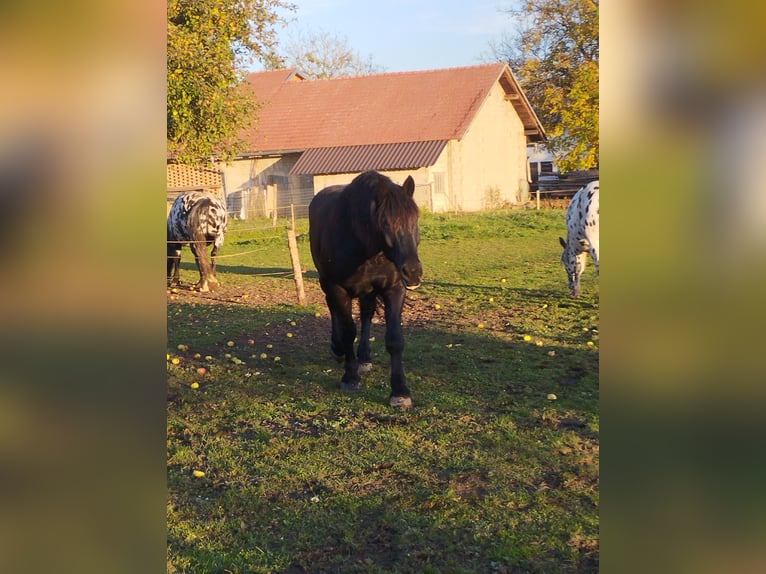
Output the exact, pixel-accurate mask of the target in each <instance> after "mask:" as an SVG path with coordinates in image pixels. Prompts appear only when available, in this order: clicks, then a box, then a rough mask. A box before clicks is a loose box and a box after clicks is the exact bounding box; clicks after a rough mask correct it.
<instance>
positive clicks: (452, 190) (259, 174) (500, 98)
mask: <svg viewBox="0 0 766 574" xmlns="http://www.w3.org/2000/svg"><path fill="white" fill-rule="evenodd" d="M245 86H246V89H248V90H251V91H252V93H253V94H254V95H255V97H256V99H257V100H258V101H259V102H261V104H262V105H261V107H260V108H259V110H258V121H257V123H256V125H255V126H254V128H253V129H251V130H250V131H248V132H247V133H245V134H244V136H245V140H246V142H247V152H245V153H243V154H241V155H240V156H238V157H237V159H235V160H234V161H232V162H231V163H229V164H226V165H221V166H220V167H221V170H222V172H223V175H224V182H225V191H226V195H227V198H228V202H229V209H230V210H231V212H232V214H233V215H234V216H239V217H242V218H247V217H250V216H258V215H260V216H269V215H273V214H274V213H275V212H276V213H278V214H279V215H280V216H283V215H286V214H287V213H289V209H290V207H289V206H290V205H291V204H293V205H294V206H295V210H296V212H297V213H299V214H303V213H305V210H306V208H307V206H308V203H309V201H310V200H311V198H312V196H313V195H314V193H316V192H317V191H319V190H320V189H322V188H324V187H326V186H328V185H333V184H337V183H343V184H345V183H348V182H349V181H351V179H352V178H353V177H355V176H356V175H358V174H359V173H361V172H364V171H367V170H371V169H374V170H377V171H380V172H382V173H384V174H386V175H388V176H389V177H391V179H393V180H394V181H395V182H397V183H401V182H402V181H404V179H405V178H406V176H407V175H412V176H413V178H414V179H415V182H416V192H415V194H416V195H415V199H416V201H417V202H418V204H419V205H420V206H421V207H424V208H426V209H429V210H431V211H434V212H441V211H448V210H457V211H479V210H482V209H486V208H489V207H493V206H496V205H498V204H501V203H510V204H513V203H518V202H522V201H526V199H527V196H528V193H529V182H528V169H527V153H526V150H527V145H528V144H530V143H534V142H544V141H545V131H544V129H543V127H542V125H541V124H540V121H539V119H538V118H537V116H536V115H535V112H534V111H533V110H532V107H531V106H530V104H529V101H528V100H527V98H526V96H525V95H524V93H523V92H522V90H521V88H520V87H519V85H518V83H517V81H516V78H515V77H514V76H513V73H512V72H511V69H510V67H509V66H508V65H507V64H505V63H496V64H488V65H479V66H470V67H464V68H449V69H442V70H429V71H422V72H402V73H385V74H373V75H367V76H356V77H347V78H336V79H326V80H305V79H303V78H302V77H301V76H300V74H299V73H297V72H296V71H295V70H276V71H267V72H256V73H252V74H249V75H248V76H247V78H246V84H245Z"/></svg>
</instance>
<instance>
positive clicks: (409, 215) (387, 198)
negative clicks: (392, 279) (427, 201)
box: [376, 176, 423, 289]
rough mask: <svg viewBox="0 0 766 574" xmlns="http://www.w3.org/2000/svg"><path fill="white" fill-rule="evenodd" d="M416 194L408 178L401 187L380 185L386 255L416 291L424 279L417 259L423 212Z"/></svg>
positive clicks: (379, 209)
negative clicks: (419, 218) (415, 196)
mask: <svg viewBox="0 0 766 574" xmlns="http://www.w3.org/2000/svg"><path fill="white" fill-rule="evenodd" d="M414 193H415V181H414V180H413V179H412V176H408V177H407V179H406V180H405V182H404V184H403V185H402V186H399V185H396V184H394V183H391V182H390V181H381V182H380V187H379V188H378V195H377V200H376V209H377V223H378V227H379V229H380V232H381V234H382V236H383V253H384V254H385V256H386V257H388V258H389V259H390V260H391V261H392V262H393V263H394V264H395V265H396V268H397V269H398V270H399V273H401V275H402V279H403V280H404V286H405V287H406V288H407V289H415V288H417V287H418V286H419V285H420V281H421V279H422V276H423V266H422V265H421V264H420V258H419V257H418V244H419V243H420V229H419V228H418V216H419V215H420V211H419V210H418V206H417V204H416V203H415V200H414V199H413V195H414Z"/></svg>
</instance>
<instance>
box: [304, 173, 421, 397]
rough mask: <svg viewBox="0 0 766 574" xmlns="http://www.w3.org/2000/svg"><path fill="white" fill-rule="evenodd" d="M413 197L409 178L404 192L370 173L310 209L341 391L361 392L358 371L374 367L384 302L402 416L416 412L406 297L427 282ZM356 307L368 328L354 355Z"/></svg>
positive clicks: (330, 190)
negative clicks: (373, 341) (408, 366)
mask: <svg viewBox="0 0 766 574" xmlns="http://www.w3.org/2000/svg"><path fill="white" fill-rule="evenodd" d="M414 192H415V182H414V180H413V179H412V177H411V176H410V177H407V179H406V180H405V182H404V184H403V185H402V186H399V185H396V184H395V183H394V182H392V181H391V180H390V179H389V178H388V177H386V176H384V175H381V174H379V173H377V172H374V171H368V172H366V173H363V174H361V175H359V176H357V177H356V178H355V179H354V180H353V181H352V182H351V183H350V184H348V185H346V186H343V185H335V186H331V187H327V188H325V189H323V190H322V191H320V192H319V193H317V194H316V195H315V196H314V198H313V199H312V200H311V204H310V205H309V238H310V243H311V256H312V258H313V260H314V265H316V268H317V272H318V273H319V284H320V285H321V287H322V290H323V291H324V293H325V298H326V300H327V306H328V307H329V309H330V315H331V317H332V337H331V344H330V349H331V351H332V353H333V355H334V356H335V358H336V359H337V360H338V361H343V360H345V372H344V374H343V378H342V379H341V388H342V389H346V390H355V389H358V388H359V382H360V377H359V371H363V372H364V371H367V370H369V369H370V367H371V365H372V362H371V358H370V323H371V322H372V317H373V315H374V314H375V308H376V306H377V300H378V298H380V299H381V300H382V301H383V304H384V306H385V320H386V350H387V351H388V353H389V355H390V356H391V396H390V397H389V404H390V405H391V406H394V407H401V408H409V407H411V406H412V396H411V393H410V389H409V387H407V382H406V380H405V377H404V367H403V365H402V351H403V350H404V336H403V335H402V308H403V307H404V299H405V292H406V289H415V288H416V287H417V286H418V285H420V280H421V277H422V275H423V268H422V266H421V264H420V259H419V258H418V244H419V243H420V231H419V229H418V216H419V210H418V206H417V204H416V203H415V201H414V199H413V194H414ZM353 299H359V308H360V315H361V326H362V330H361V333H360V336H359V345H358V347H357V354H356V355H355V354H354V338H355V337H356V323H355V322H354V319H353V317H352V315H351V305H352V301H353Z"/></svg>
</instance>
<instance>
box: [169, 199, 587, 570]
mask: <svg viewBox="0 0 766 574" xmlns="http://www.w3.org/2000/svg"><path fill="white" fill-rule="evenodd" d="M232 227H233V229H232V231H231V233H230V234H229V236H227V244H226V246H225V247H224V250H222V252H221V254H222V255H225V254H227V253H230V254H240V255H237V257H236V258H235V257H232V258H230V259H228V260H226V259H222V260H221V261H220V262H219V279H220V280H221V281H222V283H223V284H224V285H225V286H227V288H229V289H232V290H237V289H238V290H240V292H241V293H243V294H247V295H249V296H248V297H241V296H238V297H229V299H230V300H226V299H224V300H218V301H215V300H213V299H208V298H201V297H200V298H198V299H194V298H185V297H180V298H178V299H176V300H171V301H169V305H168V352H169V355H170V357H171V358H178V359H179V361H180V362H179V364H177V365H176V364H173V363H172V362H168V488H169V499H168V537H169V540H168V571H169V572H188V573H194V574H199V573H208V572H210V573H213V572H221V573H223V572H236V573H246V572H253V573H255V572H259V573H267V572H275V573H277V572H285V573H286V572H302V571H306V572H311V573H318V572H364V573H378V572H379V573H383V572H389V573H390V572H413V573H414V572H455V573H460V572H465V573H468V572H555V573H559V572H594V571H597V570H598V506H599V494H598V453H599V450H598V432H599V417H598V392H599V391H598V389H599V382H598V282H597V278H596V277H595V274H594V271H593V266H592V264H590V265H589V268H588V270H587V271H586V274H585V277H584V280H583V296H582V297H581V298H580V299H578V300H573V299H570V298H568V297H567V289H566V279H565V275H564V272H563V270H562V269H561V265H560V263H559V256H560V247H559V246H558V239H557V237H558V235H560V234H562V230H563V229H564V213H563V211H540V212H532V211H528V212H527V211H524V212H522V211H500V212H492V213H486V214H464V215H431V214H428V215H425V216H423V218H422V220H421V234H422V241H421V247H420V255H421V259H422V262H423V266H424V269H425V274H426V276H425V282H424V284H423V285H422V286H421V288H420V289H418V290H417V291H416V292H415V293H414V294H413V295H412V296H411V297H410V298H409V302H408V305H407V307H406V309H405V313H404V329H405V338H406V348H405V354H404V361H405V369H406V372H407V377H408V382H409V384H410V387H411V388H412V390H413V398H414V401H415V407H414V408H413V409H412V410H410V411H406V412H400V411H396V410H393V409H391V408H390V407H388V406H387V398H388V393H389V384H388V374H389V373H388V357H387V355H386V352H385V348H384V345H383V335H384V326H383V325H382V322H381V324H375V325H373V332H372V336H373V337H374V341H373V342H372V349H373V360H374V361H375V368H374V369H373V371H372V372H371V373H369V374H367V375H366V376H363V386H362V389H361V390H360V391H359V392H357V393H353V394H350V393H344V392H342V391H340V390H339V389H338V381H339V379H340V376H341V374H342V366H339V365H338V364H336V363H335V362H334V361H331V360H330V359H329V353H328V349H329V318H328V314H327V310H326V308H325V307H324V306H323V304H322V303H321V293H320V292H319V290H318V286H317V284H316V274H315V272H314V268H313V265H312V263H311V258H310V255H309V251H308V237H307V234H306V233H305V231H306V223H305V222H299V224H298V231H299V232H300V231H303V232H304V234H303V235H302V236H301V237H300V238H299V249H300V254H301V260H302V263H303V265H304V266H305V267H306V268H307V270H308V272H307V273H306V274H305V282H306V289H307V291H308V292H309V294H310V295H311V296H310V300H311V301H312V303H311V304H309V305H307V306H305V307H301V306H298V305H295V304H294V302H293V301H294V288H293V282H292V278H291V276H290V272H291V266H290V259H289V255H288V253H287V247H286V240H285V239H284V238H283V236H284V231H283V230H282V229H278V230H277V231H275V230H274V229H264V230H262V231H261V230H254V229H253V228H252V225H250V226H249V227H248V224H247V222H235V225H233V226H232ZM251 250H252V252H251V253H246V254H243V252H245V251H251ZM184 258H185V260H187V261H188V259H189V256H188V254H187V255H184ZM194 279H195V271H194V268H193V266H192V265H191V264H186V263H185V264H184V266H183V268H182V281H185V282H187V283H188V282H192V281H193V280H194ZM227 293H229V294H230V292H227ZM283 293H284V294H285V296H284V298H283V299H280V298H279V297H277V298H276V299H275V297H274V296H273V295H274V294H277V295H280V294H283ZM264 294H272V297H271V298H270V299H269V298H266V297H263V295H264ZM259 297H260V298H262V299H263V300H262V301H261V300H260V299H259ZM317 314H319V316H316V315H317ZM293 323H294V324H293ZM288 333H289V334H290V335H292V336H291V337H289V336H288ZM525 335H526V336H528V337H527V338H529V340H528V341H527V340H525ZM248 340H252V341H253V343H252V344H250V343H249V342H248ZM228 341H231V342H233V343H234V345H233V346H231V347H230V346H227V342H228ZM589 343H590V344H589ZM178 345H187V346H188V349H185V350H179V349H178ZM196 353H199V354H200V355H201V356H200V357H199V358H197V359H195V358H194V355H195V354H196ZM261 353H264V354H265V355H266V357H265V358H261ZM227 354H228V355H230V356H229V357H227V356H226V355H227ZM206 357H209V358H206ZM277 357H278V358H279V360H275V359H276V358H277ZM200 366H204V367H205V368H206V369H207V372H206V373H205V374H204V375H200V374H198V373H197V368H198V367H200ZM195 381H196V382H199V383H200V388H198V389H192V388H191V387H190V384H191V383H192V382H195ZM549 393H554V394H556V395H557V399H556V400H549V399H548V398H547V396H548V394H549ZM194 470H201V471H203V472H204V473H205V476H204V477H195V476H194V475H193V471H194Z"/></svg>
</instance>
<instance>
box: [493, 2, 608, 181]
mask: <svg viewBox="0 0 766 574" xmlns="http://www.w3.org/2000/svg"><path fill="white" fill-rule="evenodd" d="M508 12H509V13H510V14H511V15H512V16H513V17H514V19H516V20H517V21H518V22H519V23H520V26H521V27H520V32H519V35H518V37H516V38H514V39H512V40H510V41H507V42H505V43H504V44H503V45H502V46H501V48H500V49H499V50H498V51H499V53H500V54H501V55H502V56H503V57H505V58H506V59H508V60H509V61H510V62H511V66H512V67H513V69H514V72H515V73H516V75H517V76H518V79H519V82H520V83H521V85H522V87H523V88H524V91H525V93H526V95H527V97H528V98H529V100H530V103H531V104H532V106H533V107H534V108H535V111H536V112H537V114H538V116H539V117H540V121H541V122H542V123H543V126H544V127H545V129H546V131H547V133H548V136H549V143H548V147H549V148H550V149H551V151H553V153H554V154H555V155H556V159H557V163H558V164H559V167H560V168H561V170H562V171H570V170H575V169H587V168H591V167H595V166H597V165H598V158H599V130H598V128H599V126H598V110H599V103H598V90H599V70H598V62H599V41H598V14H599V6H598V1H596V0H524V2H523V3H522V6H521V8H519V9H514V10H509V11H508Z"/></svg>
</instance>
